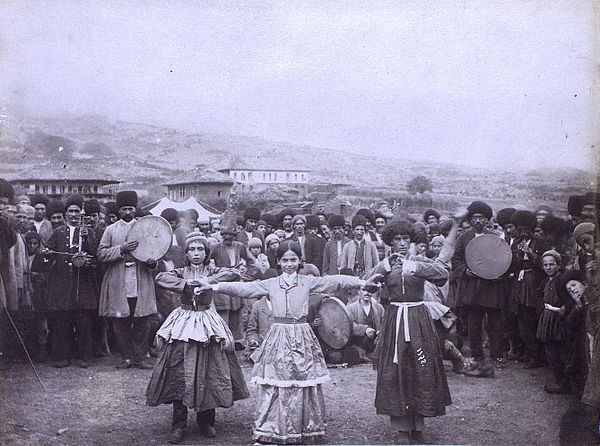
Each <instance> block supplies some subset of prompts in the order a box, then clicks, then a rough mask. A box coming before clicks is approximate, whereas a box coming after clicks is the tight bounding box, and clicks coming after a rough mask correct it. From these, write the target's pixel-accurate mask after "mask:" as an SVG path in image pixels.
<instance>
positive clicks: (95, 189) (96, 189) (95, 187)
mask: <svg viewBox="0 0 600 446" xmlns="http://www.w3.org/2000/svg"><path fill="white" fill-rule="evenodd" d="M94 193H95V194H97V193H98V186H94Z"/></svg>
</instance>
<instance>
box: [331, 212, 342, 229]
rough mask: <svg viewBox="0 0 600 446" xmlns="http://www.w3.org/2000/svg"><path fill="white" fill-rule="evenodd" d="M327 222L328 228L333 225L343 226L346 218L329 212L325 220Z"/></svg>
mask: <svg viewBox="0 0 600 446" xmlns="http://www.w3.org/2000/svg"><path fill="white" fill-rule="evenodd" d="M327 224H328V225H329V227H330V228H333V227H334V226H341V227H344V225H345V224H346V220H344V217H342V216H341V215H338V214H331V215H330V216H329V220H327Z"/></svg>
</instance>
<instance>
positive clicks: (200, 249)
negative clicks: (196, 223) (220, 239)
mask: <svg viewBox="0 0 600 446" xmlns="http://www.w3.org/2000/svg"><path fill="white" fill-rule="evenodd" d="M186 254H187V258H188V260H189V261H190V263H191V264H192V265H196V266H199V265H202V263H203V262H204V259H206V248H205V247H204V243H202V242H201V241H199V240H195V241H193V242H190V243H189V244H188V247H187V251H186Z"/></svg>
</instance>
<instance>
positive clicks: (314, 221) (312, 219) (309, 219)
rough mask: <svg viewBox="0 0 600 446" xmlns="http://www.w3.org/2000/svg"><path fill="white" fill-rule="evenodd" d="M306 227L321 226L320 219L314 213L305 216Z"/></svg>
mask: <svg viewBox="0 0 600 446" xmlns="http://www.w3.org/2000/svg"><path fill="white" fill-rule="evenodd" d="M306 227H307V228H319V227H321V219H320V218H319V217H318V216H316V215H307V216H306Z"/></svg>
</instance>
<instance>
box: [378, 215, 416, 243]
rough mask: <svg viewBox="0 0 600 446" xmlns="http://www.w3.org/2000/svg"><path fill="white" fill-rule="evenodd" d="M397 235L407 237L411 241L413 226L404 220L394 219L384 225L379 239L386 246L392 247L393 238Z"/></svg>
mask: <svg viewBox="0 0 600 446" xmlns="http://www.w3.org/2000/svg"><path fill="white" fill-rule="evenodd" d="M397 235H408V236H410V238H411V239H412V238H413V236H414V234H413V224H412V223H411V222H409V221H408V220H406V219H404V218H400V219H394V220H392V221H391V222H389V223H388V224H387V225H385V227H384V228H383V231H382V232H381V238H382V239H383V242H384V243H385V244H386V245H388V246H392V243H393V240H394V237H396V236H397Z"/></svg>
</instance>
